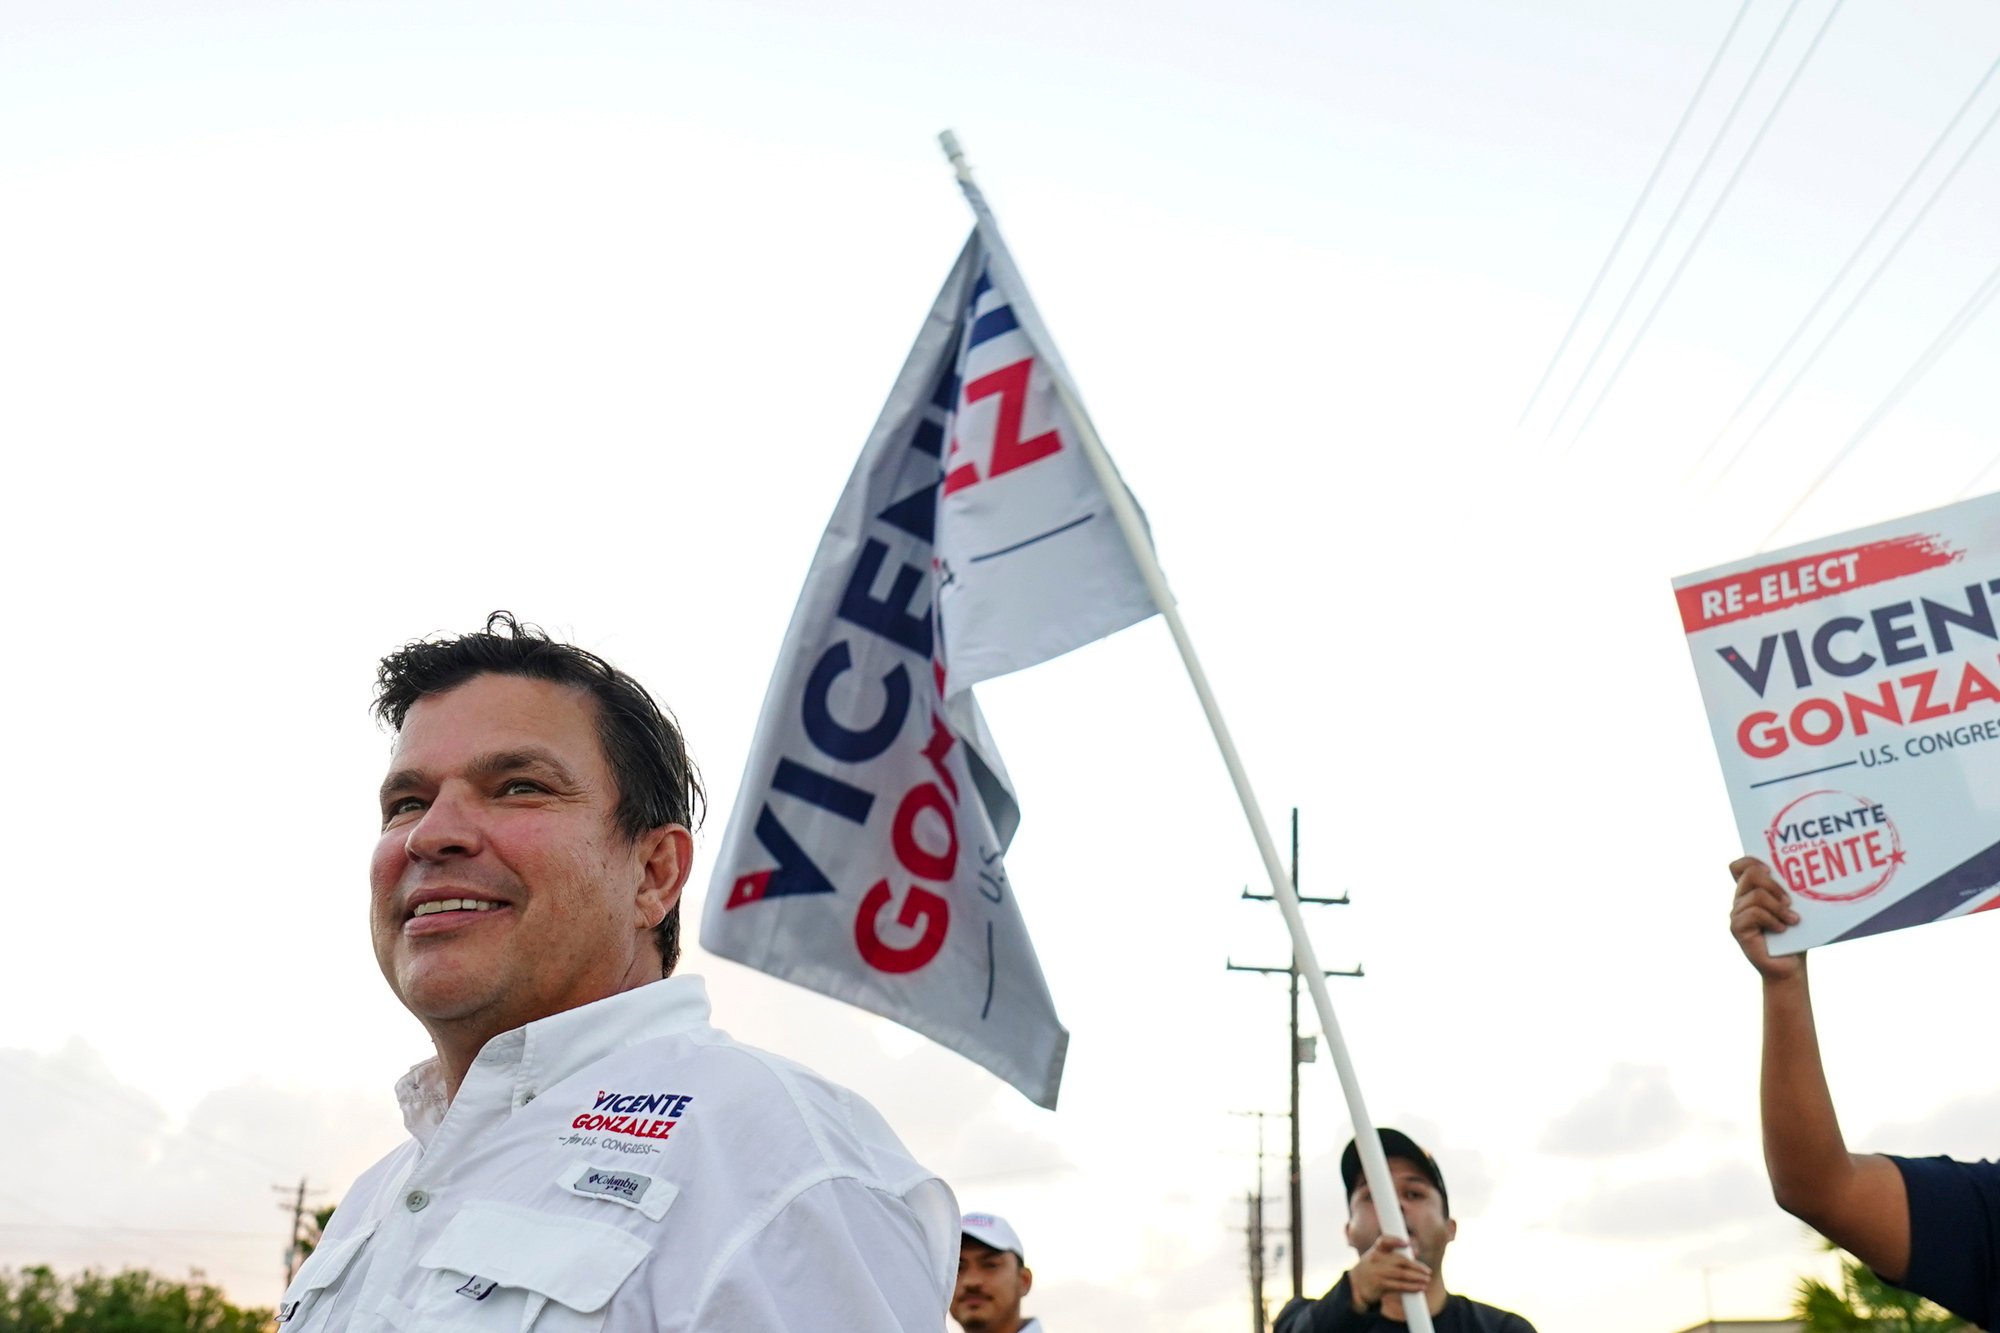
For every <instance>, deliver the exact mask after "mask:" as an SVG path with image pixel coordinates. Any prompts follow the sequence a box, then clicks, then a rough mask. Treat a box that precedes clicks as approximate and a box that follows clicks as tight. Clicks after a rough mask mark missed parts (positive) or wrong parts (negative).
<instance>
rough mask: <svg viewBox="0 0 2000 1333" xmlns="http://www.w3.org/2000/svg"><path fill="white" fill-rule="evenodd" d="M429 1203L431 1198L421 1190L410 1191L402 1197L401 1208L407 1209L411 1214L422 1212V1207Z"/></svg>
mask: <svg viewBox="0 0 2000 1333" xmlns="http://www.w3.org/2000/svg"><path fill="white" fill-rule="evenodd" d="M430 1201H431V1196H430V1195H428V1194H426V1193H424V1192H423V1191H422V1190H411V1191H410V1192H409V1193H408V1194H405V1195H404V1196H403V1206H404V1207H406V1208H408V1209H409V1210H410V1211H411V1212H413V1213H417V1212H422V1211H423V1208H424V1205H425V1204H427V1203H429V1202H430Z"/></svg>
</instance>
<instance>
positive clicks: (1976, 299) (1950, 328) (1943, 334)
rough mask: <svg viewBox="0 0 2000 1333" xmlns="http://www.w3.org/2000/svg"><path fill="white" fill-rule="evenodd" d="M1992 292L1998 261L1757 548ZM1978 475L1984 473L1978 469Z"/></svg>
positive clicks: (1997, 287)
mask: <svg viewBox="0 0 2000 1333" xmlns="http://www.w3.org/2000/svg"><path fill="white" fill-rule="evenodd" d="M1995 293H2000V265H1995V266H1994V268H1993V271H1992V272H1990V273H1988V274H1987V275H1986V280H1985V281H1984V282H1982V283H1980V284H1979V286H1978V288H1976V289H1975V290H1974V291H1973V293H1972V295H1971V297H1969V298H1968V299H1967V300H1966V302H1965V304H1964V305H1962V306H1960V307H1959V308H1958V313H1957V314H1955V315H1953V316H1952V317H1951V319H1950V321H1949V322H1947V323H1946V324H1945V326H1944V328H1943V329H1941V330H1939V332H1938V336H1937V337H1935V338H1933V339H1932V340H1931V345H1930V346H1929V347H1926V348H1925V349H1924V352H1923V355H1922V356H1919V357H1918V358H1917V359H1916V361H1915V362H1914V363H1912V364H1911V366H1910V368H1909V369H1908V370H1907V371H1905V372H1903V378H1901V379H1900V380H1898V381H1896V386H1895V387H1894V388H1892V389H1890V390H1889V394H1888V396H1887V397H1886V398H1884V399H1883V400H1882V403H1881V405H1880V406H1879V407H1877V408H1876V409H1875V410H1874V411H1873V412H1871V413H1869V414H1868V419H1867V420H1866V421H1864V422H1862V423H1861V428H1860V429H1859V430H1857V431H1855V432H1854V434H1853V435H1852V436H1850V437H1849V438H1848V441H1847V443H1846V444H1844V445H1842V446H1841V449H1840V452H1839V453H1837V454H1835V455H1834V456H1833V461H1832V462H1830V463H1828V464H1827V465H1826V468H1825V469H1824V470H1823V471H1822V472H1821V473H1820V474H1819V475H1818V476H1817V477H1815V478H1813V481H1812V484H1811V485H1810V486H1808V487H1806V489H1805V493H1804V494H1803V495H1801V496H1799V498H1798V499H1796V500H1794V501H1793V502H1792V507H1791V508H1790V509H1787V510H1786V511H1785V515H1784V517H1783V518H1781V519H1779V520H1778V522H1777V524H1776V526H1774V527H1773V528H1772V529H1771V530H1770V531H1769V532H1767V533H1765V534H1764V540H1763V542H1762V543H1761V544H1760V545H1759V547H1758V549H1759V550H1763V549H1765V548H1767V547H1769V546H1770V544H1771V539H1772V538H1773V537H1775V536H1777V535H1778V534H1779V533H1780V532H1782V531H1783V530H1784V527H1785V525H1786V524H1787V523H1789V522H1791V521H1792V517H1793V515H1795V514H1797V513H1798V512H1799V510H1800V509H1801V508H1802V507H1803V506H1804V505H1805V502H1806V501H1807V500H1809V499H1811V498H1812V496H1813V493H1814V492H1815V491H1817V490H1819V488H1820V486H1821V485H1822V484H1824V483H1825V481H1826V479H1827V478H1828V477H1830V476H1832V475H1833V473H1834V469H1836V468H1838V467H1839V466H1840V465H1841V464H1842V463H1844V462H1846V461H1847V456H1848V455H1849V454H1851V453H1853V452H1854V450H1855V448H1856V446H1858V445H1859V444H1860V443H1861V441H1863V440H1864V439H1866V438H1867V437H1868V433H1869V432H1870V431H1872V430H1874V429H1875V427H1876V426H1877V425H1879V424H1880V423H1881V420H1882V418H1883V417H1885V416H1887V415H1889V413H1890V412H1891V411H1892V410H1894V408H1895V406H1896V404H1898V403H1900V402H1902V401H1903V395H1904V394H1906V393H1908V392H1909V391H1910V389H1911V388H1912V387H1914V386H1915V384H1916V383H1917V381H1918V380H1921V379H1922V378H1923V377H1924V376H1925V375H1926V374H1927V373H1929V371H1930V368H1931V367H1932V366H1933V365H1934V364H1936V362H1937V359H1938V358H1939V357H1941V356H1943V355H1944V354H1945V352H1946V351H1947V350H1948V349H1949V348H1950V347H1951V345H1952V344H1953V343H1954V342H1957V341H1958V336H1959V335H1960V334H1961V333H1964V332H1965V330H1966V329H1967V328H1968V327H1970V326H1971V324H1972V323H1973V321H1974V320H1977V319H1978V318H1979V316H1980V314H1981V313H1982V312H1983V311H1984V310H1985V309H1986V303H1987V302H1988V301H1991V300H1992V299H1993V297H1994V294H1995ZM1988 466H1989V467H1990V466H1991V464H1988ZM1981 475H1984V474H1983V473H1982V474H1981ZM1975 480H1976V478H1975Z"/></svg>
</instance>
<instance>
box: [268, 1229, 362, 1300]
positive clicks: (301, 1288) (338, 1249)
mask: <svg viewBox="0 0 2000 1333" xmlns="http://www.w3.org/2000/svg"><path fill="white" fill-rule="evenodd" d="M375 1226H376V1224H375V1223H373V1222H370V1223H369V1224H368V1225H367V1226H365V1227H362V1228H361V1229H360V1230H359V1231H357V1232H355V1233H354V1234H353V1235H351V1236H342V1237H341V1238H340V1239H339V1240H335V1241H323V1242H321V1243H320V1244H319V1245H316V1246H314V1247H313V1252H312V1253H311V1254H309V1255H307V1256H306V1261H305V1262H304V1263H303V1264H300V1265H299V1271H298V1273H297V1274H296V1275H294V1276H293V1278H292V1285H291V1288H290V1290H289V1291H288V1292H287V1293H286V1294H287V1295H288V1296H291V1297H293V1298H297V1297H301V1296H304V1295H305V1294H306V1293H307V1292H311V1291H318V1290H320V1289H321V1288H322V1287H330V1286H332V1285H333V1284H334V1283H336V1282H338V1281H340V1275H341V1274H342V1273H345V1272H346V1271H347V1266H348V1265H349V1264H351V1263H353V1262H354V1256H355V1255H357V1254H359V1253H361V1247H362V1246H363V1245H366V1244H367V1243H368V1238H369V1237H370V1236H372V1235H374V1234H375Z"/></svg>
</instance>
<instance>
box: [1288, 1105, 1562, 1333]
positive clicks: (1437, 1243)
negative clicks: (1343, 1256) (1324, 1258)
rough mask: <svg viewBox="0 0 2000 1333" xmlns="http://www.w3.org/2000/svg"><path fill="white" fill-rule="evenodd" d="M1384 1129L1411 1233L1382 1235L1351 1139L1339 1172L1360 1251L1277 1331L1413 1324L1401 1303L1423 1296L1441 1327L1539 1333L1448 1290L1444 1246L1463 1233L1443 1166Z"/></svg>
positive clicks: (1360, 1332) (1439, 1330)
mask: <svg viewBox="0 0 2000 1333" xmlns="http://www.w3.org/2000/svg"><path fill="white" fill-rule="evenodd" d="M1380 1132H1381V1135H1382V1147H1383V1150H1384V1152H1385V1153H1386V1154H1387V1156H1388V1158H1389V1176H1390V1179H1392V1180H1394V1181H1395V1182H1396V1192H1397V1195H1398V1199H1397V1202H1398V1203H1399V1204H1400V1205H1401V1206H1402V1210H1403V1226H1404V1229H1405V1230H1407V1231H1408V1232H1409V1233H1410V1239H1409V1240H1408V1241H1400V1240H1393V1239H1391V1238H1390V1237H1388V1236H1385V1235H1383V1234H1382V1221H1381V1218H1380V1217H1378V1216H1377V1214H1376V1211H1375V1208H1376V1201H1375V1197H1374V1195H1373V1194H1372V1193H1370V1191H1369V1188H1368V1181H1367V1180H1366V1179H1365V1178H1364V1177H1363V1175H1362V1172H1361V1153H1360V1150H1359V1149H1358V1148H1357V1147H1356V1146H1355V1145H1354V1143H1353V1142H1352V1141H1351V1140H1350V1141H1349V1142H1348V1145H1347V1149H1346V1151H1345V1152H1343V1153H1341V1155H1340V1178H1341V1180H1342V1181H1343V1182H1344V1183H1345V1184H1346V1186H1347V1243H1348V1244H1349V1245H1352V1246H1353V1247H1354V1249H1355V1252H1356V1253H1357V1254H1358V1255H1359V1256H1360V1257H1359V1258H1357V1259H1356V1260H1355V1263H1354V1267H1352V1268H1350V1269H1348V1270H1347V1271H1346V1272H1345V1273H1343V1274H1341V1276H1340V1281H1338V1282H1336V1283H1334V1285H1333V1290H1331V1291H1329V1292H1327V1293H1326V1295H1324V1296H1322V1297H1321V1298H1320V1299H1318V1300H1316V1301H1312V1300H1303V1299H1301V1300H1294V1301H1290V1302H1288V1303H1287V1304H1286V1306H1285V1308H1284V1309H1283V1310H1280V1311H1279V1312H1278V1318H1277V1321H1276V1322H1275V1323H1273V1324H1272V1325H1271V1327H1272V1329H1273V1333H1371V1331H1372V1333H1385V1331H1389V1330H1395V1329H1402V1328H1407V1327H1408V1326H1409V1320H1408V1319H1407V1318H1405V1316H1404V1313H1403V1303H1404V1302H1405V1301H1411V1300H1417V1299H1422V1300H1423V1301H1424V1302H1425V1304H1426V1306H1427V1307H1428V1308H1429V1310H1430V1315H1431V1327H1432V1328H1433V1329H1434V1330H1436V1333H1535V1329H1534V1325H1532V1324H1530V1323H1529V1322H1528V1321H1527V1320H1525V1319H1523V1318H1521V1316H1519V1315H1517V1314H1513V1313H1511V1312H1509V1311H1507V1310H1502V1309H1499V1308H1498V1307H1496V1306H1492V1305H1486V1304H1483V1303H1482V1302H1479V1301H1475V1300H1470V1299H1468V1298H1466V1297H1464V1296H1458V1295H1454V1294H1453V1293H1451V1292H1450V1291H1447V1290H1446V1289H1445V1285H1444V1252H1445V1247H1446V1246H1448V1245H1450V1244H1451V1243H1452V1241H1454V1240H1456V1239H1457V1238H1458V1223H1457V1222H1456V1221H1454V1220H1453V1219H1452V1216H1451V1195H1450V1194H1448V1193H1446V1191H1445V1187H1444V1172H1442V1171H1440V1170H1439V1169H1438V1164H1437V1161H1436V1159H1435V1158H1433V1157H1432V1156H1431V1155H1430V1154H1429V1153H1427V1152H1425V1151H1424V1150H1423V1149H1422V1148H1420V1147H1418V1146H1417V1141H1416V1140H1415V1139H1413V1138H1411V1137H1410V1136H1409V1135H1408V1134H1405V1133H1403V1132H1402V1131H1400V1130H1394V1129H1385V1130H1382V1131H1380Z"/></svg>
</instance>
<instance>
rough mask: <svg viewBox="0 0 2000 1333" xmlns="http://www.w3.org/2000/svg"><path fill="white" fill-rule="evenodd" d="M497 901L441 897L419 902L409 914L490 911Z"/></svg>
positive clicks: (426, 914)
mask: <svg viewBox="0 0 2000 1333" xmlns="http://www.w3.org/2000/svg"><path fill="white" fill-rule="evenodd" d="M498 906H499V904H498V903H489V902H482V901H481V900H480V899H478V898H443V899H440V900H439V901H437V902H434V903H423V904H420V905H419V906H418V907H417V909H416V910H415V911H414V912H412V913H410V915H411V916H432V915H434V914H436V913H438V912H490V911H492V910H493V909H494V908H495V907H498Z"/></svg>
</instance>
